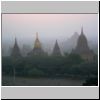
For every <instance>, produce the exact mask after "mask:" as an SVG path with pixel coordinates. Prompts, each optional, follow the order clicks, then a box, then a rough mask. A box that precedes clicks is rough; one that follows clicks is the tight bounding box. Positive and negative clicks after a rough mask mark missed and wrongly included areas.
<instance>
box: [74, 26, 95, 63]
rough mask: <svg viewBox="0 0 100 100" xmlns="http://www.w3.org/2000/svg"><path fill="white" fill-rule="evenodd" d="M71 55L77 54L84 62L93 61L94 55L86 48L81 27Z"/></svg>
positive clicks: (86, 42)
mask: <svg viewBox="0 0 100 100" xmlns="http://www.w3.org/2000/svg"><path fill="white" fill-rule="evenodd" d="M72 53H74V54H79V55H80V56H81V57H82V58H83V59H84V60H88V61H91V60H93V59H94V53H93V51H92V50H90V48H89V46H88V41H87V38H86V36H85V35H84V32H83V27H82V29H81V34H80V36H79V38H78V40H77V45H76V48H75V49H74V50H72Z"/></svg>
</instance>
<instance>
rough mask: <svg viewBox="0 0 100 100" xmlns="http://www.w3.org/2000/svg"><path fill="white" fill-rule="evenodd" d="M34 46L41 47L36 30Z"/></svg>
mask: <svg viewBox="0 0 100 100" xmlns="http://www.w3.org/2000/svg"><path fill="white" fill-rule="evenodd" d="M34 48H41V43H40V41H39V39H38V32H36V40H35V44H34Z"/></svg>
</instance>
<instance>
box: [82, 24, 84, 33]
mask: <svg viewBox="0 0 100 100" xmlns="http://www.w3.org/2000/svg"><path fill="white" fill-rule="evenodd" d="M83 33H84V32H83V26H82V28H81V34H83Z"/></svg>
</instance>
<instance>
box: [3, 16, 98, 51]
mask: <svg viewBox="0 0 100 100" xmlns="http://www.w3.org/2000/svg"><path fill="white" fill-rule="evenodd" d="M82 26H83V30H84V34H85V35H86V37H87V39H88V41H91V42H92V44H96V45H97V41H98V40H97V39H98V15H97V14H2V46H4V47H7V48H9V47H10V48H12V47H13V45H14V40H15V37H16V38H17V41H18V44H19V47H21V48H22V47H23V45H29V46H30V48H33V45H34V41H35V38H36V32H38V35H39V39H40V41H41V43H42V45H43V47H44V49H45V51H50V52H51V50H52V48H53V46H54V43H55V41H56V39H57V40H58V42H59V45H60V47H61V50H62V49H63V43H64V42H66V41H67V40H68V39H69V38H70V37H71V36H72V35H73V34H74V33H75V32H77V33H78V34H80V33H81V27H82ZM64 51H65V50H64Z"/></svg>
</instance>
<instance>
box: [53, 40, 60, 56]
mask: <svg viewBox="0 0 100 100" xmlns="http://www.w3.org/2000/svg"><path fill="white" fill-rule="evenodd" d="M52 55H53V56H61V51H60V48H59V45H58V42H57V40H56V43H55V45H54V48H53V52H52Z"/></svg>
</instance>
